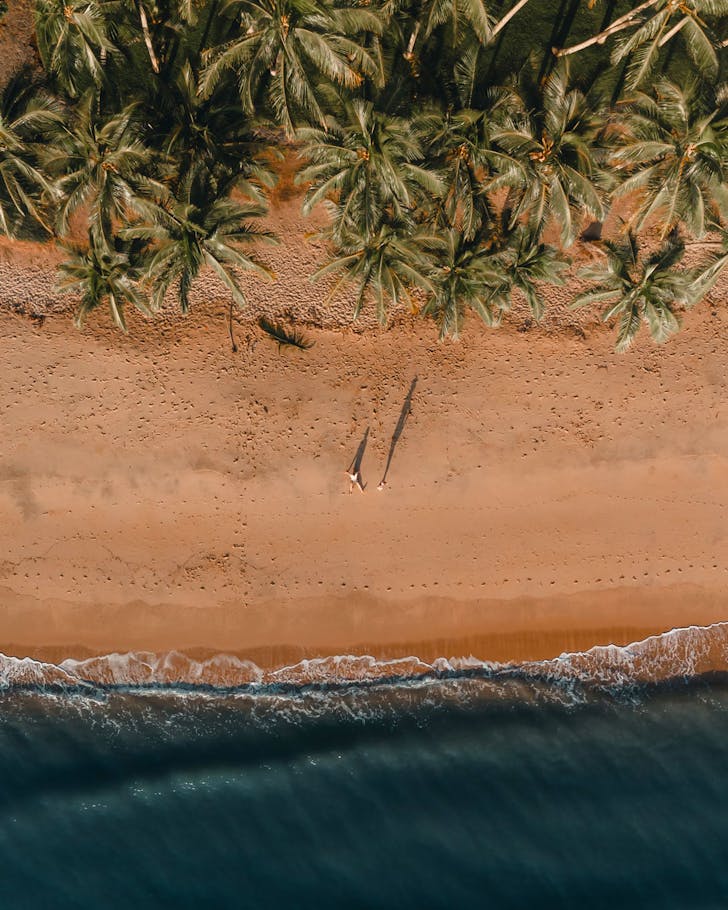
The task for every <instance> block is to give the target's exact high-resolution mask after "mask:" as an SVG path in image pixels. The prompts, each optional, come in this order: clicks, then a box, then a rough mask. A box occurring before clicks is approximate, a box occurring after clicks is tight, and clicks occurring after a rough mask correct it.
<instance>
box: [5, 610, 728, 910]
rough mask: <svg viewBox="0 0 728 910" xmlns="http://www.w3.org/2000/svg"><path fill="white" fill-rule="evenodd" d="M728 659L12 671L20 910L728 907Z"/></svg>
mask: <svg viewBox="0 0 728 910" xmlns="http://www.w3.org/2000/svg"><path fill="white" fill-rule="evenodd" d="M726 655H728V631H727V630H726V627H724V626H722V625H720V626H714V627H710V628H708V629H686V630H679V631H677V632H673V633H669V634H668V635H665V636H659V637H656V638H654V639H649V640H647V641H646V642H641V643H638V644H636V645H633V646H630V647H629V648H598V649H593V651H591V652H588V653H587V654H579V655H565V656H564V657H562V658H561V659H559V660H556V661H548V662H544V663H539V664H527V665H523V666H500V665H493V664H488V663H482V662H479V661H475V660H472V659H471V660H467V661H454V660H448V661H445V660H443V661H438V662H436V663H435V664H432V665H427V664H423V662H421V661H418V660H416V659H414V658H413V659H412V660H410V661H394V662H389V663H385V664H378V663H377V662H376V661H373V660H371V659H363V658H340V659H336V660H329V661H314V662H308V663H304V664H300V665H297V666H296V667H292V668H285V669H284V670H281V671H279V672H277V673H269V674H264V673H262V672H261V671H259V670H258V669H257V668H255V667H254V666H253V665H250V664H245V663H242V662H239V661H235V660H233V659H227V658H218V659H216V660H214V661H209V662H206V663H204V664H201V663H195V662H194V661H188V660H186V659H185V658H184V657H183V656H181V655H164V656H162V657H158V656H154V655H145V654H141V655H124V656H120V655H113V656H110V657H108V658H104V659H99V660H95V661H88V662H72V661H69V662H66V663H65V664H63V665H61V666H59V667H54V666H50V665H44V664H38V663H35V662H33V661H28V660H24V661H23V660H15V659H12V658H3V659H2V661H0V683H1V684H2V685H1V687H0V907H2V908H3V910H6V908H7V910H14V908H53V910H65V908H95V907H103V908H147V907H149V908H155V907H164V908H167V907H170V908H188V907H189V908H206V907H210V908H228V907H230V908H283V907H286V908H289V907H293V908H300V910H306V908H317V910H320V908H327V907H342V908H343V907H346V908H367V910H371V908H380V907H381V908H410V907H411V908H418V910H423V908H455V907H459V906H477V907H483V908H535V907H539V908H571V907H579V908H602V907H603V908H632V907H634V908H641V910H647V908H655V910H657V908H660V910H666V908H680V910H684V908H706V910H707V908H716V910H717V908H725V907H727V906H728V675H727V674H726V673H725V672H723V669H722V666H728V664H727V663H726V662H725V660H724V658H725V656H726ZM721 661H723V664H722V665H721Z"/></svg>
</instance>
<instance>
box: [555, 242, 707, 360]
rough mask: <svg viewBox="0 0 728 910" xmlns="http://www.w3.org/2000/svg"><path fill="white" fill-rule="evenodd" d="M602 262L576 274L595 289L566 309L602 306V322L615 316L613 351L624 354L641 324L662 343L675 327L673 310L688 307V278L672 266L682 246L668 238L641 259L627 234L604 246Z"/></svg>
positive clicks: (689, 275) (690, 295)
mask: <svg viewBox="0 0 728 910" xmlns="http://www.w3.org/2000/svg"><path fill="white" fill-rule="evenodd" d="M604 249H605V253H606V261H605V263H604V264H603V265H600V266H596V267H593V266H590V267H588V268H585V269H583V270H582V271H581V272H580V277H582V278H585V279H587V280H588V281H593V282H596V286H595V287H594V288H592V289H591V290H590V291H587V292H586V293H584V294H580V295H579V296H578V297H577V298H576V299H575V300H574V301H573V304H572V306H574V307H580V306H586V305H588V304H593V303H607V307H606V309H605V310H604V312H603V314H602V319H603V320H604V322H608V321H609V320H610V319H613V318H615V317H618V323H617V345H616V349H617V351H626V350H627V348H628V347H629V346H630V345H631V344H632V342H633V341H634V338H635V336H636V335H637V332H638V331H639V329H640V326H641V324H642V323H643V322H644V323H645V324H646V325H647V327H648V329H649V332H650V335H651V336H652V338H653V339H654V341H656V342H658V343H662V342H664V341H666V340H667V339H668V338H669V337H670V336H671V335H673V334H674V333H675V332H677V330H678V329H679V327H680V323H679V321H678V318H677V316H676V315H675V307H676V305H679V304H691V303H692V302H693V301H694V291H693V288H692V287H691V282H692V279H694V275H693V274H692V273H690V272H688V271H686V270H679V269H677V268H676V266H677V265H678V264H679V262H680V261H681V260H682V257H683V255H684V252H685V245H684V243H683V241H682V240H681V239H680V238H679V237H678V236H677V234H675V233H673V234H671V235H670V236H669V237H668V238H667V239H666V240H665V241H664V243H663V244H662V246H661V247H660V249H659V250H657V251H656V252H654V253H652V254H650V255H648V256H646V257H643V256H641V255H640V248H639V244H638V242H637V238H636V237H635V235H634V234H633V233H632V232H631V231H629V232H628V233H627V235H626V237H624V239H622V240H620V241H618V242H613V241H605V243H604Z"/></svg>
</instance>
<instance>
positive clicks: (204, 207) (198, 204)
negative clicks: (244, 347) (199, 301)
mask: <svg viewBox="0 0 728 910" xmlns="http://www.w3.org/2000/svg"><path fill="white" fill-rule="evenodd" d="M263 214H265V209H264V207H263V206H262V205H259V204H257V203H251V202H238V201H235V200H233V199H228V198H225V197H220V196H218V197H217V198H216V197H215V196H214V194H213V193H212V192H211V189H210V186H209V184H207V183H206V182H205V181H204V177H203V178H202V179H196V176H195V175H194V174H192V175H190V176H189V177H188V178H187V180H186V181H185V184H184V185H183V186H182V187H181V193H180V196H179V197H178V198H177V199H175V200H169V201H168V202H166V203H165V204H162V205H151V206H147V207H146V215H147V217H148V218H149V219H150V223H147V224H137V225H133V226H131V227H128V228H123V229H122V230H121V231H120V232H119V233H120V236H121V237H122V238H123V239H124V240H141V241H144V242H146V243H148V244H150V245H151V251H150V254H149V262H148V267H147V273H146V276H147V278H148V279H149V280H150V281H151V283H152V285H153V293H152V304H153V307H154V309H159V307H160V306H161V305H162V303H163V301H164V297H165V294H166V293H167V291H168V290H169V289H170V288H171V287H172V286H173V285H176V286H177V291H178V295H179V302H180V305H181V308H182V312H183V313H186V312H187V311H188V309H189V303H190V301H189V294H190V290H191V287H192V283H193V282H194V280H195V278H196V277H197V276H198V274H199V272H200V269H201V268H202V267H203V266H208V267H209V268H211V269H212V271H213V272H214V273H215V274H216V275H217V277H218V278H220V280H221V281H222V282H223V284H224V285H225V286H226V287H227V289H228V290H229V291H230V293H231V294H232V297H233V300H234V301H235V303H236V304H237V305H238V306H240V307H243V306H244V305H245V295H244V293H243V290H242V288H241V287H240V283H239V281H238V278H237V276H236V273H235V270H236V269H240V270H242V271H251V272H254V273H256V274H257V275H260V276H262V277H265V278H270V277H273V273H272V272H271V271H270V269H268V268H267V267H266V266H265V265H263V264H262V263H260V262H259V261H258V260H257V259H256V258H255V257H254V256H253V255H249V254H245V253H243V251H242V250H241V249H240V246H249V245H250V244H251V243H254V242H256V241H258V240H267V241H273V236H272V235H271V234H270V232H268V231H263V230H259V229H257V228H254V227H253V225H252V224H251V219H254V218H259V217H260V216H261V215H263Z"/></svg>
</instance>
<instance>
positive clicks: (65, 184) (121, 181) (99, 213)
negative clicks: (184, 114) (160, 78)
mask: <svg viewBox="0 0 728 910" xmlns="http://www.w3.org/2000/svg"><path fill="white" fill-rule="evenodd" d="M135 111H136V106H135V105H130V106H128V107H126V108H125V109H124V110H122V111H121V112H120V113H118V114H115V115H113V116H111V117H108V118H106V119H104V118H103V117H101V118H99V117H98V115H97V102H96V97H95V95H94V94H93V93H89V94H88V95H86V97H85V98H84V99H82V101H81V102H79V103H78V105H77V106H76V109H75V111H74V117H73V119H72V120H71V122H70V123H69V125H68V126H67V127H66V129H65V130H64V133H63V135H62V136H61V137H60V139H59V141H58V142H57V143H56V144H55V146H54V147H52V148H51V149H50V151H49V152H48V153H47V155H46V157H45V164H46V167H47V169H48V171H49V173H50V174H51V175H54V176H56V182H55V189H56V193H57V195H58V197H59V200H60V201H59V204H58V208H57V218H56V221H57V229H58V232H59V233H60V234H62V235H63V234H66V233H68V229H69V219H70V217H71V215H73V213H74V212H75V211H77V210H78V209H80V208H84V209H85V210H87V211H88V217H89V222H90V224H91V226H92V229H93V230H94V231H95V232H96V233H97V234H98V236H99V237H101V238H105V240H106V242H107V243H108V242H109V239H110V238H111V237H112V235H113V233H114V230H115V228H116V227H117V226H118V225H119V224H120V223H123V222H124V220H125V218H126V217H127V216H128V215H129V214H131V213H133V212H135V211H137V212H138V211H140V206H141V205H142V202H143V201H144V200H149V199H152V198H154V197H156V196H164V195H165V193H166V188H165V187H164V185H163V184H162V183H161V182H160V181H159V180H157V179H155V178H154V171H155V156H154V153H153V151H152V150H151V149H150V148H148V147H147V146H146V145H145V144H144V143H143V142H142V141H141V139H140V138H139V135H138V127H137V124H136V123H135V119H134V115H135Z"/></svg>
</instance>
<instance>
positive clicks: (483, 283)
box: [422, 228, 503, 339]
mask: <svg viewBox="0 0 728 910" xmlns="http://www.w3.org/2000/svg"><path fill="white" fill-rule="evenodd" d="M422 243H423V246H424V247H425V248H426V249H427V251H428V252H429V253H430V256H431V263H432V264H431V267H430V269H429V272H428V275H427V277H428V278H429V280H430V284H431V285H432V287H433V291H432V292H431V293H430V295H429V296H428V298H427V300H426V302H425V305H424V306H423V308H422V312H423V314H424V315H426V316H432V317H433V318H434V319H435V321H436V322H437V324H438V326H439V327H440V339H443V338H445V337H446V336H448V335H450V336H451V337H452V338H458V337H459V335H460V330H461V328H462V324H463V320H464V318H465V313H466V311H467V310H468V309H472V310H474V311H475V312H476V313H477V314H478V315H479V316H480V318H481V319H482V320H483V322H485V324H486V325H496V324H497V323H498V321H499V304H498V301H497V299H496V296H495V295H494V293H493V292H494V290H495V289H496V288H499V287H501V286H502V283H503V275H502V273H501V270H500V263H499V262H498V261H497V259H495V258H494V257H493V256H492V255H491V254H490V252H489V250H488V249H487V247H486V246H485V245H484V244H483V243H482V242H481V241H480V240H479V239H478V238H476V239H474V240H466V239H465V237H464V235H463V234H462V233H461V232H460V231H458V230H455V229H454V228H453V229H449V230H445V231H442V232H438V233H437V234H433V235H431V236H429V237H426V238H423V241H422Z"/></svg>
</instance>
